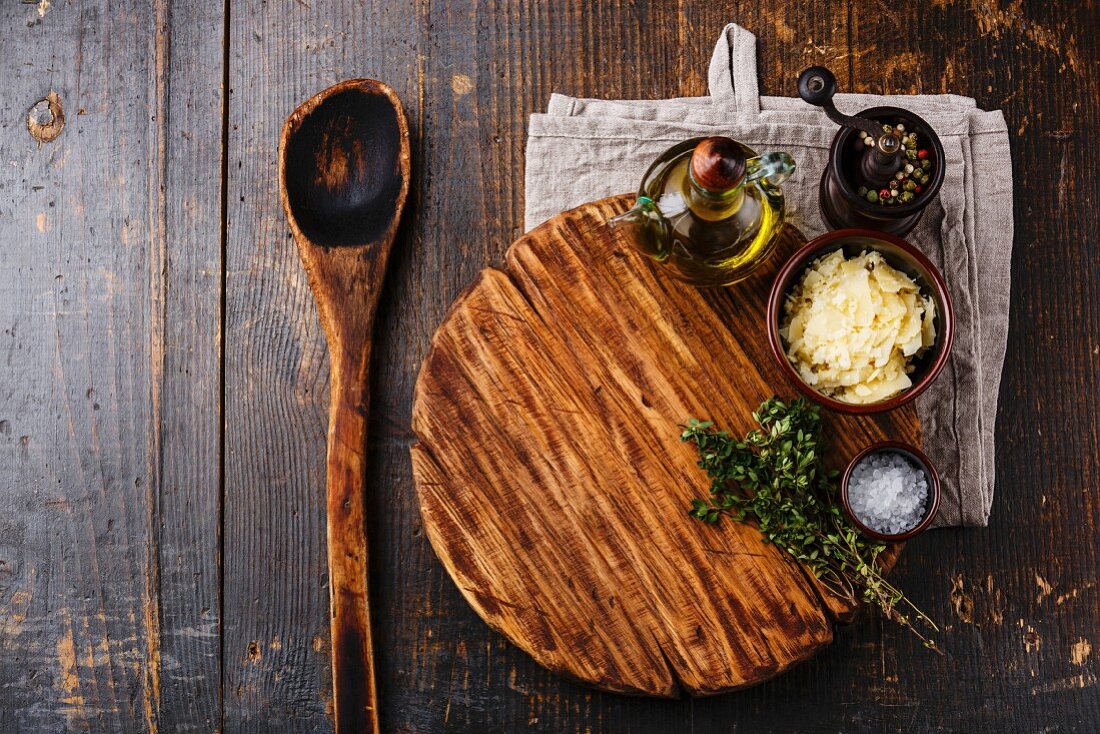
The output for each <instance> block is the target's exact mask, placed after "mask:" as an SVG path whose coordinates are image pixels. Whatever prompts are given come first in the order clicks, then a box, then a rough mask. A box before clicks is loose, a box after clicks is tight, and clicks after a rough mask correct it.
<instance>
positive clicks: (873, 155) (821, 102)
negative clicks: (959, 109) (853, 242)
mask: <svg viewBox="0 0 1100 734" xmlns="http://www.w3.org/2000/svg"><path fill="white" fill-rule="evenodd" d="M835 94H836V77H835V76H834V75H833V73H832V72H831V71H829V70H828V69H826V68H825V67H824V66H811V67H810V68H808V69H806V70H805V71H803V72H802V74H801V75H799V77H798V96H799V97H801V98H802V99H803V100H804V101H806V102H808V103H810V104H812V105H815V106H817V107H820V108H822V110H824V111H825V114H826V115H828V117H829V119H830V120H832V121H833V122H835V123H836V124H838V125H840V130H838V131H837V133H836V136H834V137H833V142H832V145H831V146H830V148H829V164H828V165H827V166H826V167H825V171H824V172H823V173H822V175H821V186H820V191H819V197H818V200H819V204H820V206H821V215H822V217H824V219H825V221H826V222H827V223H828V225H829V227H830V228H832V229H844V228H847V227H858V228H863V229H874V230H878V231H880V232H889V233H890V234H893V235H896V236H898V237H903V236H905V235H906V234H908V233H909V232H910V231H911V230H912V229H913V227H915V226H917V222H919V221H920V218H921V216H922V215H923V214H924V209H925V207H927V206H928V205H929V204H930V203H932V201H933V200H934V199H935V198H936V196H937V195H938V194H939V190H940V186H941V185H942V184H943V168H944V154H943V144H942V143H941V142H940V138H939V136H938V135H936V131H935V130H933V129H932V126H931V125H929V124H928V122H927V121H925V120H924V118H922V117H920V116H919V115H917V114H914V113H913V112H911V111H909V110H906V109H903V108H901V107H870V108H868V109H865V110H862V111H861V112H859V113H857V114H856V115H845V114H844V113H842V112H840V111H839V110H838V109H837V108H836V105H834V104H833V95H835Z"/></svg>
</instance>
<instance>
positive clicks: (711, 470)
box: [680, 398, 938, 649]
mask: <svg viewBox="0 0 1100 734" xmlns="http://www.w3.org/2000/svg"><path fill="white" fill-rule="evenodd" d="M752 417H753V420H755V421H756V423H758V424H759V426H760V427H759V428H757V429H755V430H753V431H750V432H749V433H748V434H747V435H746V436H745V437H744V438H743V439H735V438H733V437H732V436H730V435H729V434H728V433H726V432H725V431H721V430H718V429H716V428H715V427H714V424H713V423H712V422H710V421H698V420H695V419H692V420H690V421H688V424H687V426H686V427H685V428H684V432H683V433H682V434H681V436H680V438H681V440H683V441H690V442H692V443H694V444H695V447H696V449H697V450H698V452H699V467H700V468H701V469H703V470H704V471H705V472H706V473H707V476H708V477H709V478H710V480H711V485H710V494H709V496H708V497H707V498H705V499H695V500H692V502H691V507H690V508H689V510H688V512H689V514H690V515H691V516H692V517H694V518H697V519H699V520H702V521H703V522H706V523H711V524H714V523H717V522H719V521H720V520H721V519H722V517H723V516H728V517H730V518H732V519H734V520H736V521H738V522H748V523H752V524H754V525H756V527H758V528H759V530H760V532H761V534H762V535H763V538H764V541H765V542H766V543H774V544H775V545H777V546H779V547H780V548H782V549H783V550H785V551H786V552H788V553H790V554H791V555H792V556H793V557H794V558H795V559H797V560H798V561H799V562H800V563H802V564H803V565H804V566H805V567H806V568H808V569H809V570H810V571H811V572H812V573H813V574H814V576H816V577H817V578H818V579H820V580H821V583H822V585H823V586H825V588H827V589H828V590H829V591H830V592H832V593H833V594H836V595H837V596H839V597H840V598H842V599H844V600H845V601H847V602H849V603H852V604H854V603H856V602H858V601H864V602H868V603H870V604H873V605H875V606H877V607H878V608H879V609H880V610H881V611H882V613H883V614H884V615H885V616H886V617H887V618H889V619H892V620H894V621H895V622H897V623H898V624H900V625H902V626H903V627H906V628H908V629H909V630H911V631H912V632H913V633H914V634H915V635H917V637H919V638H920V639H921V640H922V641H923V642H924V644H925V645H927V646H928V647H930V648H933V649H935V643H934V642H933V641H932V640H931V639H930V638H929V637H927V636H925V634H922V632H921V630H920V629H918V627H920V628H922V629H924V630H926V631H928V630H931V631H938V628H937V627H936V625H935V623H933V622H932V620H930V619H929V618H928V617H927V616H925V614H924V613H923V612H921V611H920V610H919V609H917V608H916V607H915V606H913V604H912V602H910V601H909V600H908V599H907V598H906V597H905V595H904V594H903V593H902V592H901V591H900V590H898V589H897V588H895V587H894V586H893V585H891V584H890V583H889V582H888V581H887V580H886V579H885V577H884V576H883V575H882V572H881V571H880V570H879V568H878V566H877V565H876V563H875V560H876V559H877V558H878V556H879V554H880V553H882V551H883V550H885V548H886V546H885V545H883V544H882V543H879V542H877V541H874V540H872V539H870V538H868V537H866V536H864V535H862V534H861V533H859V532H858V531H857V530H856V529H855V527H854V526H853V525H852V524H851V523H850V522H849V521H848V519H847V518H846V517H845V516H844V514H843V513H842V512H841V510H840V507H839V502H838V501H837V485H836V477H837V472H835V471H828V470H826V469H825V467H824V466H823V464H822V461H821V458H822V456H823V455H824V451H823V445H822V442H821V415H820V414H819V412H818V408H817V406H816V405H812V404H810V403H807V402H806V401H805V400H803V399H801V398H800V399H798V400H795V401H794V402H792V403H790V405H788V404H786V403H784V402H783V401H781V400H779V399H778V398H771V399H770V400H767V401H765V402H764V403H763V404H762V405H761V406H760V408H759V410H757V411H756V412H755V413H753V414H752Z"/></svg>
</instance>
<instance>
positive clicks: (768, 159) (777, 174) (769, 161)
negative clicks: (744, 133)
mask: <svg viewBox="0 0 1100 734" xmlns="http://www.w3.org/2000/svg"><path fill="white" fill-rule="evenodd" d="M745 169H746V171H747V172H748V174H747V178H748V179H749V180H750V181H762V182H763V183H766V184H767V185H769V186H776V187H778V186H779V184H781V183H783V182H784V181H786V180H787V179H788V178H790V175H791V174H792V173H794V169H795V164H794V158H792V157H791V155H790V154H789V153H765V154H764V155H761V156H757V157H756V158H749V159H748V160H747V161H745Z"/></svg>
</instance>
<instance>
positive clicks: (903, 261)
mask: <svg viewBox="0 0 1100 734" xmlns="http://www.w3.org/2000/svg"><path fill="white" fill-rule="evenodd" d="M835 250H844V255H845V257H856V256H858V255H859V254H860V253H861V252H864V251H872V250H873V251H875V252H878V253H880V254H881V255H882V257H883V259H884V260H886V262H887V263H889V264H890V265H891V266H893V267H894V268H897V269H898V270H900V271H901V272H903V273H905V274H907V275H908V276H909V277H911V278H912V279H913V280H914V282H916V284H917V285H918V286H920V290H921V293H923V294H925V295H930V296H931V297H932V300H933V301H935V303H936V318H935V325H936V342H935V344H933V345H932V347H931V348H929V349H928V350H927V351H926V352H925V353H924V354H922V355H921V356H920V358H919V359H918V360H917V361H916V363H915V365H914V367H915V369H914V371H913V373H912V374H911V375H910V378H911V379H912V381H913V384H912V385H911V386H910V387H908V388H907V389H905V390H903V391H902V392H900V393H898V394H896V395H894V396H893V397H890V398H888V399H886V400H880V401H878V402H876V403H864V404H857V403H846V402H844V401H841V400H836V399H834V398H831V397H829V396H827V395H823V394H822V393H820V392H818V391H817V390H816V389H815V388H814V387H812V386H811V385H808V384H807V383H806V382H805V381H804V380H803V379H802V376H801V375H799V374H798V371H797V370H796V369H795V368H794V366H793V365H791V363H790V361H789V360H788V359H787V350H786V345H785V344H784V343H783V337H781V336H780V335H779V323H780V319H781V318H782V316H783V303H784V301H785V300H786V298H787V294H788V293H789V292H790V290H791V288H793V287H794V285H795V283H797V282H798V280H799V279H800V278H801V277H802V273H803V271H805V269H806V268H807V267H808V266H809V265H810V263H812V262H813V261H814V260H817V259H818V258H819V257H823V256H825V255H828V254H829V253H831V252H834V251H835ZM954 332H955V312H954V309H953V307H952V305H951V296H950V295H949V294H948V292H947V284H946V283H945V282H944V280H943V276H942V275H940V273H939V271H938V270H936V266H935V265H933V264H932V263H931V262H930V261H929V260H928V258H927V257H925V256H924V253H922V252H921V251H920V250H918V249H917V248H916V247H913V245H911V244H909V243H908V242H906V241H905V240H903V239H901V238H900V237H895V236H893V235H890V234H886V233H885V232H875V231H872V230H869V229H838V230H836V231H835V232H828V233H826V234H823V235H821V236H820V237H817V238H815V239H813V240H810V241H809V242H807V243H806V244H805V245H803V247H802V248H801V249H800V250H799V251H798V252H796V253H794V254H793V255H791V257H790V259H788V260H787V262H786V264H785V265H784V266H783V268H782V269H781V270H780V271H779V275H777V276H776V277H775V281H774V282H773V283H772V289H771V294H770V295H769V297H768V343H769V345H770V346H771V352H772V356H774V357H775V360H776V362H778V363H779V367H780V369H781V370H782V371H783V374H784V375H786V376H787V379H788V380H790V381H791V382H792V383H793V384H794V386H795V387H796V388H797V389H798V390H799V392H801V393H802V394H803V395H805V396H806V397H808V398H810V399H811V400H813V401H814V402H817V403H820V404H821V405H823V406H825V407H826V408H829V409H830V410H834V411H836V412H838V413H882V412H885V411H888V410H893V409H894V408H897V407H898V406H899V405H904V404H905V403H908V402H909V401H911V400H912V399H913V398H915V397H917V396H918V395H920V394H921V393H922V392H924V391H925V390H926V389H928V386H929V385H931V384H932V381H933V380H935V379H936V376H937V375H939V374H940V371H941V370H943V367H944V365H945V364H947V358H948V356H949V355H950V354H951V342H952V341H953V339H954Z"/></svg>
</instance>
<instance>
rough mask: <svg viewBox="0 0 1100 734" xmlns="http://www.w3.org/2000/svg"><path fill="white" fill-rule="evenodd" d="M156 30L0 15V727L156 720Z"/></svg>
mask: <svg viewBox="0 0 1100 734" xmlns="http://www.w3.org/2000/svg"><path fill="white" fill-rule="evenodd" d="M157 23H158V17H157V14H156V9H155V7H154V6H152V5H150V4H148V3H141V2H123V3H117V2H116V3H107V2H87V3H79V4H76V3H74V4H69V3H55V4H51V3H41V4H25V3H22V4H21V3H5V4H4V5H3V6H2V8H0V29H2V30H0V35H2V36H3V39H4V40H3V42H2V43H0V68H3V69H4V72H3V74H4V77H3V84H0V107H2V108H3V109H4V115H3V122H0V161H3V164H2V166H0V247H2V253H0V283H2V287H0V324H2V325H0V340H2V347H0V353H2V354H3V367H2V373H0V375H2V376H0V465H2V466H3V469H2V470H0V475H2V476H3V479H2V480H0V538H2V540H0V625H2V627H0V686H2V687H3V690H2V693H0V727H2V728H3V729H4V730H5V731H140V730H154V729H156V727H157V723H158V719H159V710H160V702H161V688H160V683H159V663H158V656H159V648H160V619H159V605H158V600H157V598H156V594H157V584H156V579H157V560H158V559H157V548H156V544H155V543H156V536H157V530H156V526H155V522H156V516H155V510H156V502H157V496H158V492H159V486H160V485H159V481H160V476H159V436H158V424H159V419H158V413H157V394H158V390H157V387H156V383H157V380H158V377H159V375H158V373H157V369H158V365H159V364H160V361H161V354H160V349H161V346H160V344H159V342H158V340H157V339H156V338H154V336H153V335H154V334H155V333H156V328H157V327H156V322H157V320H158V319H159V318H160V314H159V313H158V311H157V307H156V306H155V304H157V303H159V302H160V300H161V299H162V296H163V293H162V289H163V283H162V281H161V280H160V277H159V273H158V271H159V269H160V262H159V260H158V258H159V251H160V247H161V241H160V237H161V233H162V230H161V226H160V224H159V218H160V203H159V191H160V188H161V185H162V174H161V171H160V169H159V167H158V166H157V161H158V160H159V158H160V156H159V153H158V149H157V145H158V137H157V134H156V131H157V129H158V126H159V125H160V122H159V121H158V115H159V112H160V107H159V98H160V95H159V91H158V87H157V85H156V84H155V83H154V79H155V75H154V65H155V63H156V60H157V59H158V58H160V57H161V54H162V52H163V50H162V48H161V46H160V45H159V44H160V42H161V40H162V37H161V36H160V35H158V34H157V33H156V32H155V31H156V29H157ZM120 39H127V40H126V42H124V43H122V42H119V40H120ZM51 90H52V91H55V92H56V93H57V94H58V95H59V97H60V100H61V105H62V108H63V110H64V114H65V116H66V124H65V127H64V129H63V130H62V131H61V134H60V136H58V137H57V138H56V139H55V140H53V141H52V142H48V143H43V144H41V145H40V144H38V143H37V142H35V140H33V139H32V138H31V136H30V135H29V134H28V132H27V129H26V110H28V109H29V108H30V107H31V106H32V105H33V104H34V103H35V102H36V100H38V99H40V98H43V97H45V96H46V95H47V93H48V92H50V91H51Z"/></svg>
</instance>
